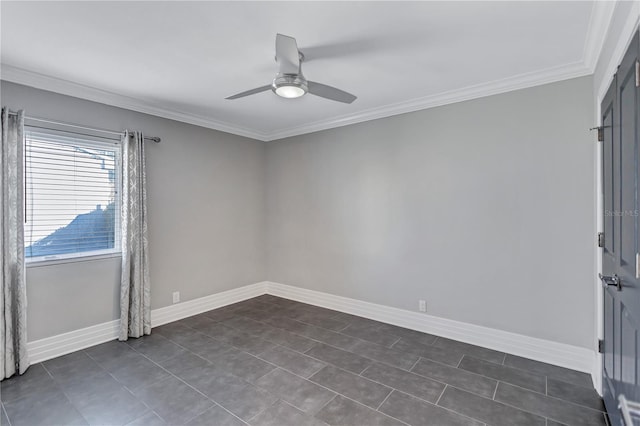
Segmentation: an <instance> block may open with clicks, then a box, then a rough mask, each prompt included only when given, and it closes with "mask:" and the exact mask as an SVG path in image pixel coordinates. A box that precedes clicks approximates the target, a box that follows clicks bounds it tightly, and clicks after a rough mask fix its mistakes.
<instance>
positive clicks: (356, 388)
mask: <svg viewBox="0 0 640 426" xmlns="http://www.w3.org/2000/svg"><path fill="white" fill-rule="evenodd" d="M309 380H311V381H312V382H314V383H318V384H319V385H322V386H324V387H325V388H329V389H331V390H332V391H334V392H336V393H339V394H341V395H344V396H346V397H348V398H351V399H354V400H356V401H358V402H359V403H361V404H364V405H368V406H369V407H371V408H373V409H376V408H378V406H379V405H380V404H381V403H382V401H384V399H385V398H386V397H387V396H388V395H389V394H390V393H391V388H389V387H387V386H384V385H381V384H379V383H376V382H372V381H371V380H368V379H365V378H364V377H361V376H358V375H355V374H353V373H350V372H348V371H345V370H341V369H339V368H335V367H332V366H327V367H325V368H323V369H322V370H320V371H319V372H318V373H316V374H314V375H313V376H311V378H310V379H309Z"/></svg>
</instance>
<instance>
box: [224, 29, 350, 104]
mask: <svg viewBox="0 0 640 426" xmlns="http://www.w3.org/2000/svg"><path fill="white" fill-rule="evenodd" d="M303 61H304V55H303V54H302V52H300V51H299V50H298V44H297V43H296V39H295V38H293V37H289V36H286V35H282V34H277V35H276V62H277V63H278V64H279V65H280V70H279V71H278V74H276V78H274V79H273V82H272V83H271V84H269V85H266V86H261V87H257V88H255V89H251V90H247V91H246V92H241V93H238V94H236V95H233V96H229V97H228V98H226V99H238V98H243V97H245V96H249V95H255V94H256V93H261V92H266V91H267V90H272V91H273V92H274V93H275V94H276V95H278V96H281V97H283V98H289V99H291V98H299V97H301V96H304V95H306V94H307V93H311V94H312V95H316V96H320V97H321V98H325V99H330V100H332V101H337V102H343V103H345V104H350V103H351V102H353V101H355V100H356V96H354V95H352V94H351V93H347V92H345V91H344V90H340V89H336V88H335V87H331V86H327V85H326V84H321V83H316V82H315V81H309V80H307V79H306V78H304V75H302V62H303Z"/></svg>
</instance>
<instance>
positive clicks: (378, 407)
mask: <svg viewBox="0 0 640 426" xmlns="http://www.w3.org/2000/svg"><path fill="white" fill-rule="evenodd" d="M393 392H394V390H393V389H391V390H390V391H389V393H388V394H387V396H385V397H384V399H383V400H382V402H381V403H380V404H378V406H377V407H376V411H379V410H380V407H382V404H384V403H385V402H387V399H389V397H390V396H391V394H392V393H393Z"/></svg>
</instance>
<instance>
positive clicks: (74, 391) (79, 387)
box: [56, 370, 122, 403]
mask: <svg viewBox="0 0 640 426" xmlns="http://www.w3.org/2000/svg"><path fill="white" fill-rule="evenodd" d="M56 381H57V383H58V386H59V387H60V389H61V390H62V391H63V392H64V393H65V394H66V395H67V397H68V398H69V399H70V400H71V402H73V403H76V402H78V401H80V400H85V399H88V398H100V397H103V396H106V395H109V394H111V393H114V392H116V391H118V390H119V389H120V388H122V384H121V383H120V382H118V381H117V380H116V379H114V378H113V377H112V376H111V374H109V373H107V372H106V371H104V370H102V372H100V373H98V374H95V375H93V376H74V377H59V378H57V379H56Z"/></svg>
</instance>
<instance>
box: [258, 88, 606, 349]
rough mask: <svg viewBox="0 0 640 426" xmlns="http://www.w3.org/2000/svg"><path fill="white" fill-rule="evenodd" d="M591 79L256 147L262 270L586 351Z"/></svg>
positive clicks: (591, 223) (274, 277) (589, 340)
mask: <svg viewBox="0 0 640 426" xmlns="http://www.w3.org/2000/svg"><path fill="white" fill-rule="evenodd" d="M593 117H594V112H593V90H592V79H591V77H584V78H579V79H573V80H568V81H563V82H559V83H554V84H549V85H544V86H538V87H534V88H530V89H525V90H520V91H514V92H510V93H506V94H501V95H496V96H491V97H487V98H482V99H477V100H472V101H468V102H463V103H458V104H453V105H448V106H444V107H438V108H433V109H429V110H424V111H420V112H415V113H411V114H405V115H400V116H395V117H390V118H386V119H382V120H375V121H370V122H367V123H362V124H357V125H352V126H347V127H342V128H337V129H332V130H327V131H322V132H318V133H313V134H308V135H302V136H297V137H292V138H289V139H284V140H280V141H276V142H270V143H268V144H267V278H268V280H269V281H275V282H280V283H283V284H290V285H295V286H299V287H303V288H309V289H313V290H318V291H323V292H327V293H332V294H336V295H341V296H346V297H351V298H355V299H360V300H365V301H369V302H374V303H379V304H383V305H389V306H394V307H398V308H403V309H409V310H417V307H418V299H426V300H427V311H428V313H430V314H433V315H436V316H441V317H445V318H450V319H454V320H460V321H465V322H469V323H474V324H479V325H484V326H488V327H493V328H497V329H502V330H507V331H511V332H515V333H521V334H524V335H528V336H533V337H538V338H543V339H548V340H553V341H557V342H562V343H568V344H572V345H577V346H582V347H586V348H593V340H594V330H593V316H594V292H593V276H592V273H593V270H594V268H593V265H594V258H595V253H594V250H593V245H594V233H595V229H596V226H595V216H594V213H593V208H594V205H595V199H594V197H595V194H594V187H595V169H594V153H595V151H594V146H593V144H594V140H593V137H592V135H591V134H590V133H589V131H588V128H589V127H591V126H592V125H593V121H592V120H593Z"/></svg>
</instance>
